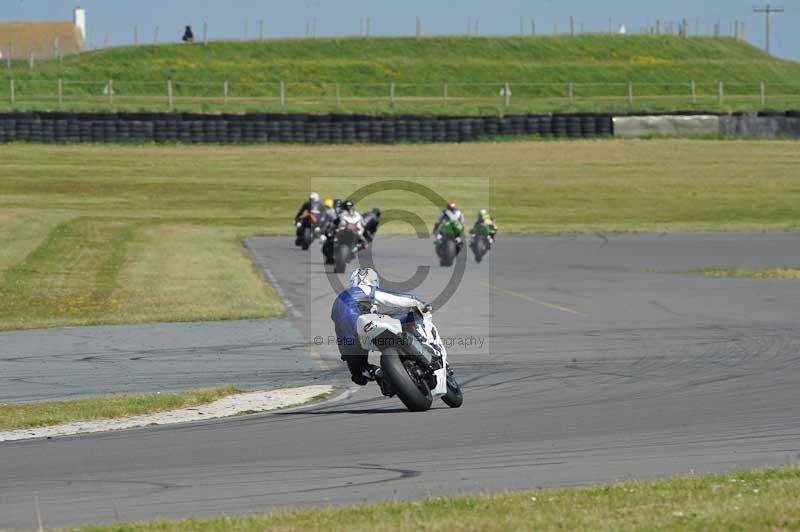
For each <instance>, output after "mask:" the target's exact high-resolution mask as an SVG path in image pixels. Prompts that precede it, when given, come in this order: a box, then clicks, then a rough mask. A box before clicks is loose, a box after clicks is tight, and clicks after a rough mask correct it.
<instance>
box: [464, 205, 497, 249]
mask: <svg viewBox="0 0 800 532" xmlns="http://www.w3.org/2000/svg"><path fill="white" fill-rule="evenodd" d="M482 225H483V226H486V227H489V228H490V229H491V230H490V231H489V233H488V235H487V237H488V238H489V243H494V239H495V238H496V237H497V224H496V223H494V220H492V217H491V216H489V211H487V210H486V209H481V210H479V211H478V219H477V220H475V224H474V225H473V226H472V230H471V231H470V235H471V236H472V238H475V235H476V234H478V228H479V227H480V226H482Z"/></svg>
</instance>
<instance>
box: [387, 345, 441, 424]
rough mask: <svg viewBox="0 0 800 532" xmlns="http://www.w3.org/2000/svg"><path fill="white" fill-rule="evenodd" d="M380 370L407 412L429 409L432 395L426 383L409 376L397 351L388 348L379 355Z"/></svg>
mask: <svg viewBox="0 0 800 532" xmlns="http://www.w3.org/2000/svg"><path fill="white" fill-rule="evenodd" d="M409 364H411V363H409ZM412 365H413V364H412ZM381 369H383V377H384V378H385V379H387V380H388V381H389V384H390V385H391V387H392V390H393V391H394V392H395V393H396V394H397V397H399V398H400V400H401V401H402V402H403V404H404V405H406V408H408V410H409V411H411V412H424V411H426V410H428V409H430V407H431V404H433V395H431V389H430V388H429V387H428V383H427V382H425V380H423V379H418V378H416V377H412V376H411V374H410V373H409V371H408V368H407V367H406V365H405V364H404V362H403V359H402V358H400V353H399V352H398V351H397V349H395V348H393V347H389V348H387V349H386V350H385V351H383V353H381Z"/></svg>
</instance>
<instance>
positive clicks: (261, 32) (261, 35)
mask: <svg viewBox="0 0 800 532" xmlns="http://www.w3.org/2000/svg"><path fill="white" fill-rule="evenodd" d="M258 40H259V41H263V40H264V19H263V18H262V19H260V20H259V21H258Z"/></svg>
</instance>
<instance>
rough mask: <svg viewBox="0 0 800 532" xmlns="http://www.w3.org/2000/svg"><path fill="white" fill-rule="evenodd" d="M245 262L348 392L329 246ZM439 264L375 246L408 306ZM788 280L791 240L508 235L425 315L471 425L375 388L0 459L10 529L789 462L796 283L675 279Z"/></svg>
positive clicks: (287, 245) (18, 449)
mask: <svg viewBox="0 0 800 532" xmlns="http://www.w3.org/2000/svg"><path fill="white" fill-rule="evenodd" d="M248 247H249V248H250V249H251V251H252V252H254V253H255V255H256V256H257V258H258V260H259V262H260V263H261V265H262V266H264V267H265V268H266V269H268V270H269V272H270V275H271V276H272V277H273V278H275V279H277V280H278V283H279V284H280V286H281V289H282V292H283V294H284V296H285V297H286V298H288V299H289V300H290V301H291V303H292V307H293V309H294V310H293V318H292V321H293V323H294V324H295V326H296V327H298V330H299V331H300V332H301V334H302V336H303V337H305V339H306V340H308V342H309V344H308V345H309V348H310V355H311V357H312V358H313V359H314V360H315V361H316V362H317V363H318V364H320V365H322V366H327V367H330V368H333V369H334V370H336V371H337V372H338V374H339V375H341V363H340V362H339V361H338V356H337V354H336V347H335V345H328V341H327V337H328V336H329V335H330V334H332V327H331V324H330V321H329V319H328V317H327V313H328V312H329V309H330V302H331V300H332V298H333V294H334V289H333V288H332V286H331V283H330V281H329V280H328V277H327V276H326V275H325V273H324V271H323V267H322V265H321V262H320V257H319V251H318V250H317V249H314V250H312V253H311V254H303V253H302V252H300V251H299V250H295V249H294V248H293V246H292V245H291V242H290V241H287V240H276V239H253V240H250V241H248ZM365 258H366V257H365ZM433 258H434V255H433V249H432V246H431V244H430V241H417V240H416V239H412V238H384V239H379V240H378V241H377V242H376V245H375V249H374V259H375V264H376V265H377V266H378V268H379V269H380V270H381V272H382V274H383V275H384V276H385V277H386V278H387V279H390V280H395V281H398V280H400V279H402V278H403V277H408V276H409V275H410V273H409V272H412V271H413V270H414V269H415V268H416V267H417V266H426V265H427V266H429V267H431V270H430V274H429V275H428V278H427V279H426V281H425V282H424V283H423V284H422V285H421V286H420V287H418V288H417V289H416V291H417V292H418V293H419V294H420V295H422V296H424V297H426V298H429V299H435V298H436V296H437V294H438V293H439V291H440V290H441V287H442V286H444V285H446V284H447V280H448V279H449V277H450V274H451V270H449V269H448V270H444V269H442V268H439V266H438V265H437V264H435V263H434V261H433ZM797 264H800V235H795V234H752V235H735V234H719V235H704V234H694V235H621V236H614V235H598V236H540V237H535V236H527V237H507V238H502V239H500V240H499V241H498V243H497V245H496V247H495V249H494V250H492V252H491V254H490V256H489V257H488V258H487V260H485V261H484V262H483V263H482V264H479V265H477V264H475V262H474V261H473V260H472V258H471V257H470V258H469V259H468V261H467V264H466V272H465V275H464V279H463V280H462V282H461V283H460V284H459V285H458V288H457V290H456V291H455V293H454V295H453V297H452V298H451V299H450V300H449V301H448V302H447V303H446V304H444V305H440V306H439V307H438V308H436V309H435V310H434V313H435V321H436V322H437V324H438V325H439V328H440V330H441V331H442V333H443V334H445V335H447V336H448V337H450V338H449V339H450V341H451V342H452V347H451V348H450V349H449V353H450V359H451V362H452V363H453V365H454V367H455V369H456V371H457V374H458V375H459V376H460V377H461V380H462V381H463V383H464V389H465V396H466V400H465V403H464V406H463V407H462V408H461V409H457V410H451V409H448V408H446V407H445V405H444V404H443V403H441V402H440V403H438V404H437V405H436V408H435V409H434V410H432V411H430V412H426V413H408V412H406V411H405V410H404V408H403V407H402V405H401V404H400V402H399V401H398V400H397V399H387V398H383V397H382V396H380V394H379V393H378V390H377V387H375V386H369V387H365V388H362V389H359V390H358V391H357V392H355V394H354V395H352V396H351V397H349V398H345V399H342V400H340V401H337V402H332V403H329V404H324V405H319V406H314V407H309V408H305V409H300V410H295V411H287V412H278V413H273V414H266V415H255V416H248V417H242V418H234V419H227V420H222V421H217V422H207V423H198V424H192V425H183V426H173V427H157V428H146V429H139V430H132V431H127V432H121V433H109V434H102V435H91V436H90V435H87V436H77V437H68V438H58V439H53V440H45V441H27V442H15V443H7V444H0V527H20V528H33V527H35V524H36V521H35V507H34V494H35V493H38V497H39V500H40V504H41V509H42V513H43V516H44V522H45V525H46V526H65V525H74V524H79V523H87V522H109V521H115V520H139V519H152V518H157V517H162V518H179V517H187V516H197V517H200V516H212V515H220V514H232V513H250V512H263V511H268V510H270V509H272V508H276V507H284V506H293V507H305V506H315V505H331V504H337V505H338V504H357V503H362V502H375V501H384V500H411V499H418V498H423V497H427V496H435V495H442V494H448V495H457V494H464V493H474V492H491V491H498V490H507V489H527V488H537V487H550V486H573V485H585V484H591V483H598V482H607V481H614V480H625V479H647V478H654V477H660V476H667V475H676V474H686V473H689V472H698V473H700V472H711V471H725V470H733V469H741V468H753V467H761V466H768V465H773V466H779V465H784V464H790V463H797V461H798V459H800V416H799V415H798V413H797V412H798V406H800V404H799V403H800V393H799V392H798V390H800V328H799V327H798V317H800V283H798V282H791V281H782V282H781V281H756V280H748V279H711V278H705V277H699V276H694V275H689V274H688V273H687V272H688V271H690V270H694V269H697V268H702V267H706V266H729V267H734V266H781V265H797ZM352 266H354V264H353V265H351V267H352ZM348 272H349V269H348ZM340 277H341V279H342V281H344V279H345V276H340ZM317 336H319V337H321V338H322V341H321V345H318V346H317V345H314V338H315V337H317ZM481 339H482V340H483V344H481V343H480V340H481Z"/></svg>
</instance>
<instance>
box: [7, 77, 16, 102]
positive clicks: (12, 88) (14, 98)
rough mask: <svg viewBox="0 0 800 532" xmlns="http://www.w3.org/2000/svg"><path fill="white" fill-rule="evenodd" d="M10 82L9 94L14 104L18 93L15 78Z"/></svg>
mask: <svg viewBox="0 0 800 532" xmlns="http://www.w3.org/2000/svg"><path fill="white" fill-rule="evenodd" d="M10 83H11V84H10V85H9V87H8V95H9V98H10V99H11V105H14V102H15V101H16V94H15V92H14V80H13V79H12V80H11V82H10Z"/></svg>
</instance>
